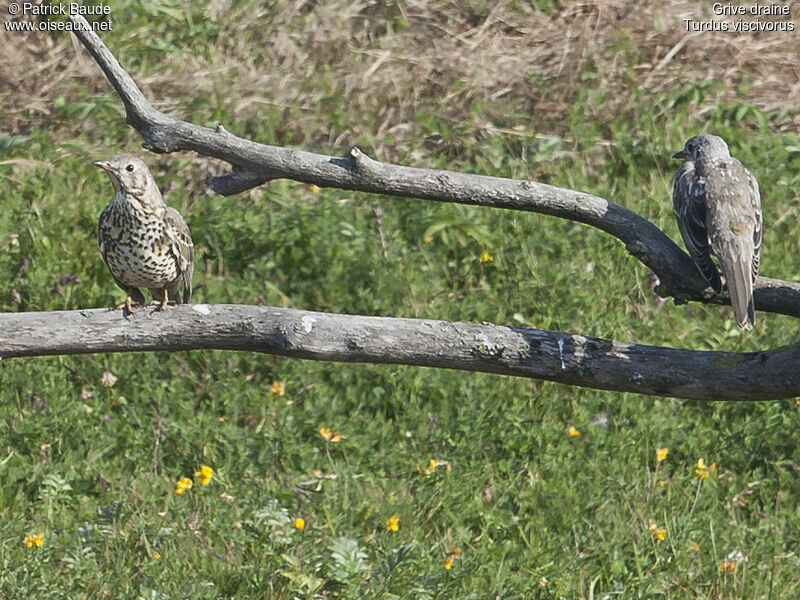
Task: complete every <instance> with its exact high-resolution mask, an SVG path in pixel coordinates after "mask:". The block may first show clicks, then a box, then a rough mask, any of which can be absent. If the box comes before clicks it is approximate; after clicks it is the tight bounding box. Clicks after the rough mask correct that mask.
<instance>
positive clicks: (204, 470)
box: [194, 465, 214, 485]
mask: <svg viewBox="0 0 800 600" xmlns="http://www.w3.org/2000/svg"><path fill="white" fill-rule="evenodd" d="M194 476H195V477H197V479H199V480H200V483H201V484H202V485H208V484H209V482H210V481H211V478H212V477H213V476H214V469H212V468H211V467H209V466H208V465H203V466H201V467H200V470H199V471H195V472H194Z"/></svg>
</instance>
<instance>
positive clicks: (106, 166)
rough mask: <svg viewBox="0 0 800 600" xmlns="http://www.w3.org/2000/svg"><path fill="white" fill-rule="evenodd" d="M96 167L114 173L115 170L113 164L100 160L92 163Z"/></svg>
mask: <svg viewBox="0 0 800 600" xmlns="http://www.w3.org/2000/svg"><path fill="white" fill-rule="evenodd" d="M92 164H93V165H94V166H95V167H100V168H101V169H103V171H113V170H114V168H113V167H112V166H111V163H108V162H106V161H104V160H98V161H97V162H93V163H92Z"/></svg>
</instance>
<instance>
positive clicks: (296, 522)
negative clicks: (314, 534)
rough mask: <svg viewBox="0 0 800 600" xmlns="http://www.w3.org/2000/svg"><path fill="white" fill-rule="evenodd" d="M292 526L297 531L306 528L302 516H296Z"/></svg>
mask: <svg viewBox="0 0 800 600" xmlns="http://www.w3.org/2000/svg"><path fill="white" fill-rule="evenodd" d="M293 523H294V528H295V529H297V530H298V531H304V530H305V528H306V522H305V520H304V519H303V518H302V517H297V518H296V519H295V520H294V521H293Z"/></svg>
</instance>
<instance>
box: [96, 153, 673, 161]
mask: <svg viewBox="0 0 800 600" xmlns="http://www.w3.org/2000/svg"><path fill="white" fill-rule="evenodd" d="M672 158H688V155H687V154H686V150H680V151H678V152H676V153H675V154H673V155H672ZM94 164H97V163H94Z"/></svg>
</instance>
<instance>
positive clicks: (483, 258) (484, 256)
mask: <svg viewBox="0 0 800 600" xmlns="http://www.w3.org/2000/svg"><path fill="white" fill-rule="evenodd" d="M493 260H494V257H493V256H492V255H491V254H489V253H488V252H487V251H486V250H484V251H483V252H481V253H480V256H478V262H481V263H488V262H492V261H493Z"/></svg>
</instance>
